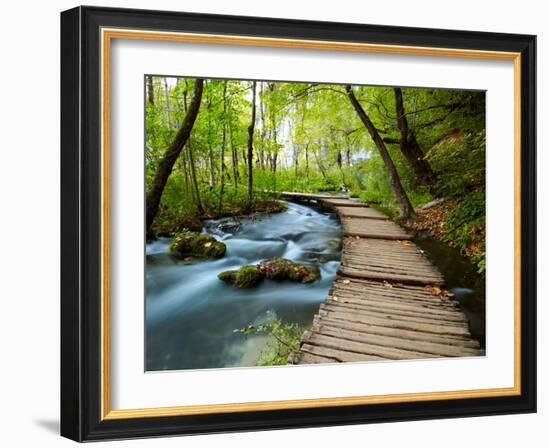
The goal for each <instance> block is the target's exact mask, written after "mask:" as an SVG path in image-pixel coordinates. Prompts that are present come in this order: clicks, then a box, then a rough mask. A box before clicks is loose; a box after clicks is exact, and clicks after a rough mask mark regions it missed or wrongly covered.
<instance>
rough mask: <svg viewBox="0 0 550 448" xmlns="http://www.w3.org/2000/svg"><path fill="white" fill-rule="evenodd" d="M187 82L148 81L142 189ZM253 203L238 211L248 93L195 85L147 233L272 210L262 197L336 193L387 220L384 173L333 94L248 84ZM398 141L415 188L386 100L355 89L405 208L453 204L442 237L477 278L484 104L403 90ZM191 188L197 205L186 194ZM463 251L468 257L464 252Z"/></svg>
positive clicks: (341, 96) (391, 199)
mask: <svg viewBox="0 0 550 448" xmlns="http://www.w3.org/2000/svg"><path fill="white" fill-rule="evenodd" d="M194 82H195V81H194V80H193V79H188V78H164V77H157V76H155V77H153V87H154V88H153V93H154V98H155V100H154V103H153V104H150V103H149V102H148V101H147V105H146V116H145V126H146V133H145V141H146V187H147V188H148V187H149V186H150V183H151V181H152V179H153V177H154V174H155V172H156V170H157V167H158V164H159V161H160V160H161V158H162V156H163V155H164V151H165V150H166V148H167V147H168V146H169V145H170V143H171V142H172V140H173V138H174V136H175V135H176V133H177V130H178V127H179V126H180V124H181V123H182V121H183V119H184V117H185V113H186V108H187V106H188V104H189V102H190V96H191V93H192V91H193V87H194ZM256 92H257V94H256V98H255V104H256V122H255V130H254V136H253V142H252V144H253V155H252V165H253V168H252V179H253V191H252V196H253V201H252V203H249V192H248V189H247V183H248V176H249V173H248V160H247V146H248V126H249V124H250V119H251V109H252V100H253V98H252V82H250V81H235V80H212V79H209V80H206V82H205V84H204V92H203V96H202V102H201V107H200V110H199V114H198V116H197V119H196V121H195V125H194V127H193V130H192V133H191V137H190V139H189V141H188V142H187V144H186V145H185V147H184V148H183V149H182V153H181V155H180V157H179V158H178V160H177V161H176V164H175V166H174V168H173V170H172V174H171V175H170V177H169V179H168V182H167V184H166V186H165V189H164V192H163V195H162V198H161V204H160V210H159V213H158V214H157V217H156V221H155V223H154V225H153V230H154V231H156V233H159V232H160V231H162V232H167V231H168V232H173V231H175V230H179V229H181V228H182V227H183V226H184V224H186V223H195V225H196V223H197V218H201V219H202V218H214V217H220V216H230V215H242V214H247V213H250V212H254V211H277V210H280V205H279V203H278V202H276V201H274V200H273V199H274V198H273V192H277V191H302V192H311V193H315V192H339V191H342V190H343V189H347V190H348V191H349V193H350V194H351V195H352V196H355V197H358V198H360V199H361V200H362V201H365V202H370V203H374V204H377V206H379V207H382V208H384V209H385V210H387V211H389V212H390V214H394V212H395V211H396V210H397V209H398V207H397V206H398V204H397V202H396V197H395V193H394V190H393V188H392V185H391V183H390V176H389V174H388V169H387V167H386V165H385V163H384V162H383V160H382V158H381V156H380V153H379V150H378V148H377V147H376V145H375V144H374V142H373V140H372V138H371V137H370V135H369V133H368V132H367V130H366V129H365V126H364V124H363V123H362V122H361V120H360V119H359V118H358V116H357V113H356V112H355V110H354V108H353V107H352V105H351V104H350V101H349V99H348V97H347V95H346V93H345V89H344V87H343V86H339V85H324V84H308V83H285V82H257V89H256ZM401 92H402V98H403V106H404V110H405V112H406V119H407V123H408V127H409V130H410V131H411V132H412V133H413V135H414V137H415V139H416V141H417V142H418V145H419V147H420V149H421V151H422V152H423V154H424V158H425V160H427V161H428V163H429V165H430V166H431V169H432V170H433V172H434V173H435V176H436V183H435V185H422V184H421V183H420V181H419V179H418V177H417V176H416V175H415V171H414V169H413V168H412V167H411V164H410V161H409V160H407V159H406V158H405V156H404V155H403V153H402V149H401V147H400V139H401V133H400V130H399V125H398V121H397V114H396V101H395V91H394V89H393V88H390V87H374V86H372V87H371V86H361V87H354V93H355V95H356V97H357V98H358V100H359V102H360V103H361V105H362V107H363V108H364V110H365V112H366V113H367V114H368V116H369V118H370V120H371V121H372V123H373V124H374V126H375V127H376V128H377V130H378V132H379V133H380V136H381V137H382V139H383V140H384V141H385V142H386V143H385V145H386V147H387V150H388V152H389V154H390V157H391V159H392V161H393V164H394V165H395V167H396V169H397V172H398V175H399V179H400V182H401V184H402V186H403V188H404V190H405V191H406V194H407V195H408V197H409V200H410V202H411V204H412V205H413V207H417V208H418V207H421V206H422V205H424V204H426V203H427V202H429V201H431V200H432V199H434V198H436V197H437V198H439V197H444V198H447V199H452V200H454V201H455V203H456V210H453V213H452V215H451V216H450V217H449V222H448V223H447V224H448V229H449V230H448V231H447V233H446V234H445V235H444V237H445V238H446V239H447V240H449V241H452V242H453V243H455V244H457V245H458V246H459V247H460V248H461V249H462V250H463V252H465V253H469V252H472V253H475V254H477V255H475V256H476V257H477V258H475V261H476V262H477V263H478V266H479V268H480V270H483V267H484V257H483V256H479V255H478V254H479V253H484V249H483V248H482V247H481V245H482V244H484V242H483V241H482V239H484V222H483V216H484V205H485V194H484V189H485V94H484V93H483V92H473V91H460V90H445V89H425V88H402V89H401ZM192 167H194V173H195V178H196V189H197V190H198V196H199V197H197V195H196V194H195V193H194V188H193V183H194V182H193V176H192V174H193V173H192V172H193V169H192ZM472 247H475V248H477V249H476V250H472Z"/></svg>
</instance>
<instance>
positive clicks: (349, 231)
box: [341, 218, 412, 240]
mask: <svg viewBox="0 0 550 448" xmlns="http://www.w3.org/2000/svg"><path fill="white" fill-rule="evenodd" d="M341 221H342V227H343V233H344V235H346V236H358V237H363V238H380V239H387V240H410V239H412V235H411V234H410V233H408V232H405V231H404V230H403V229H402V228H401V227H399V226H398V225H397V224H395V223H393V222H391V221H383V220H380V219H365V218H342V219H341Z"/></svg>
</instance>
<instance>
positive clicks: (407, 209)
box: [346, 85, 416, 218]
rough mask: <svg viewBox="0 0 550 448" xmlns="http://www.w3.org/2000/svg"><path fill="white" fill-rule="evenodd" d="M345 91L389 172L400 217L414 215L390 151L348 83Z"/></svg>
mask: <svg viewBox="0 0 550 448" xmlns="http://www.w3.org/2000/svg"><path fill="white" fill-rule="evenodd" d="M346 92H347V94H348V98H349V100H350V102H351V104H352V106H353V108H354V109H355V112H356V113H357V115H358V116H359V119H360V120H361V121H362V122H363V124H364V125H365V127H366V128H367V131H368V132H369V134H370V136H371V138H372V139H373V140H374V143H375V145H376V147H377V148H378V151H379V152H380V156H381V157H382V160H383V161H384V164H385V165H386V169H387V170H388V172H389V173H390V182H391V186H392V188H393V191H394V193H395V196H396V197H397V201H398V202H399V212H400V215H401V217H403V218H414V217H416V213H415V212H414V208H413V206H412V205H411V202H410V201H409V197H408V196H407V193H406V192H405V189H404V188H403V185H401V180H400V179H399V174H398V173H397V169H396V168H395V165H394V163H393V161H392V159H391V157H390V153H389V152H388V150H387V148H386V145H385V143H384V141H383V140H382V137H380V134H379V133H378V131H377V129H376V127H375V126H374V124H373V123H372V121H371V120H370V118H369V116H368V115H367V113H366V112H365V110H364V109H363V107H362V106H361V104H360V103H359V101H358V100H357V98H356V97H355V94H354V93H353V90H352V88H351V86H350V85H347V86H346Z"/></svg>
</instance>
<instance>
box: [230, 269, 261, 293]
mask: <svg viewBox="0 0 550 448" xmlns="http://www.w3.org/2000/svg"><path fill="white" fill-rule="evenodd" d="M262 278H263V275H262V274H261V272H260V270H259V269H258V267H256V266H241V268H240V269H239V270H238V271H237V274H236V276H235V286H238V287H239V288H252V287H253V286H256V285H257V284H258V283H259V282H260V280H262Z"/></svg>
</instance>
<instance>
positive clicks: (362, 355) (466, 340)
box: [281, 193, 484, 364]
mask: <svg viewBox="0 0 550 448" xmlns="http://www.w3.org/2000/svg"><path fill="white" fill-rule="evenodd" d="M281 195H282V196H283V197H284V198H286V199H300V200H315V201H317V202H319V203H320V204H321V205H323V206H325V207H329V208H331V209H333V210H334V211H335V212H336V213H337V214H338V216H339V217H340V220H341V222H342V229H343V233H344V244H343V249H342V258H341V264H340V268H339V270H338V275H337V279H336V280H335V281H334V283H333V285H332V287H331V289H330V291H329V295H328V297H327V299H326V301H325V302H324V303H323V304H322V305H321V306H320V308H319V312H318V313H317V315H315V317H314V319H313V325H312V327H311V329H310V330H308V331H306V332H305V333H304V335H303V336H302V338H301V342H300V350H299V351H298V352H297V353H294V354H292V355H291V356H290V357H289V363H291V364H317V363H334V362H361V361H382V360H400V359H421V358H441V357H457V356H481V355H483V354H484V353H483V350H481V349H480V346H479V342H478V341H476V340H475V339H473V338H472V336H471V334H470V329H469V325H468V319H467V318H466V316H465V314H464V313H463V311H462V310H461V309H460V306H459V304H458V302H457V301H456V300H455V299H454V298H453V297H452V294H450V293H449V292H447V291H446V290H445V288H444V283H445V281H444V278H443V276H442V275H441V273H440V272H439V271H438V270H437V268H436V267H435V266H434V265H433V264H432V263H431V262H430V261H429V260H428V258H427V257H426V256H425V255H424V253H423V252H422V250H420V249H419V248H418V247H417V246H416V245H415V244H414V243H413V242H411V241H410V240H411V239H412V235H411V234H409V233H408V232H406V231H405V230H403V229H402V228H401V227H400V226H398V225H397V224H395V223H394V222H392V221H390V220H389V219H388V218H387V216H386V215H384V214H383V213H381V212H379V211H377V210H374V209H372V208H369V207H368V206H366V205H364V204H361V203H359V202H357V201H353V200H351V199H349V198H345V197H338V198H335V197H334V196H327V195H315V194H310V193H283V194H281Z"/></svg>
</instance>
